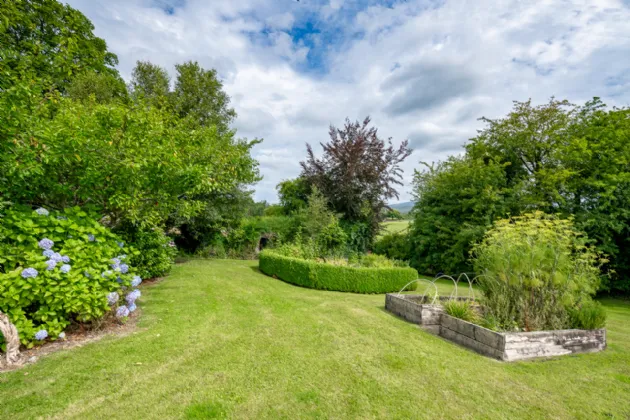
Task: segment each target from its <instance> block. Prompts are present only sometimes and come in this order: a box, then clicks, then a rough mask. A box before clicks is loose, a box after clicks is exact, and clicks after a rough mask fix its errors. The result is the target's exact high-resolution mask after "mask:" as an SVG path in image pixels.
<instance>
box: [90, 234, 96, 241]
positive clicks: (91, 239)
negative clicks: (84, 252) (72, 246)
mask: <svg viewBox="0 0 630 420" xmlns="http://www.w3.org/2000/svg"><path fill="white" fill-rule="evenodd" d="M95 240H96V238H95V237H94V235H92V234H91V233H90V234H89V235H88V241H90V242H94V241H95Z"/></svg>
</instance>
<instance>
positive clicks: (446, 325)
mask: <svg viewBox="0 0 630 420" xmlns="http://www.w3.org/2000/svg"><path fill="white" fill-rule="evenodd" d="M446 299H448V298H442V299H440V300H446ZM460 299H465V298H460ZM385 309H386V310H388V311H389V312H391V313H393V314H396V315H398V316H400V317H402V318H404V319H406V320H407V321H410V322H413V323H415V324H418V325H420V326H422V327H423V328H424V329H426V330H427V331H429V332H431V333H433V334H437V335H439V336H440V337H443V338H446V339H448V340H450V341H453V342H455V343H457V344H460V345H462V346H464V347H467V348H469V349H471V350H474V351H476V352H477V353H480V354H483V355H484V356H489V357H493V358H495V359H499V360H503V361H506V362H511V361H515V360H526V359H534V358H538V357H552V356H563V355H567V354H574V353H592V352H598V351H602V350H604V349H605V348H606V329H604V328H602V329H597V330H555V331H534V332H496V331H492V330H489V329H487V328H484V327H481V326H479V325H476V324H472V323H470V322H467V321H463V320H461V319H458V318H454V317H452V316H449V315H448V314H446V313H445V312H444V309H443V308H442V306H441V305H440V304H439V303H438V301H437V300H436V301H435V302H431V301H430V300H428V299H426V297H425V296H422V295H401V294H395V293H389V294H387V295H386V296H385Z"/></svg>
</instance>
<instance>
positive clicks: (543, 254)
mask: <svg viewBox="0 0 630 420" xmlns="http://www.w3.org/2000/svg"><path fill="white" fill-rule="evenodd" d="M473 255H474V260H473V261H474V265H475V271H476V272H477V273H478V274H479V275H480V277H479V280H478V281H479V287H480V288H481V290H482V291H483V295H484V297H483V303H484V306H485V307H486V309H487V311H488V313H489V314H490V315H492V316H493V317H494V318H495V319H496V320H497V322H498V324H499V326H500V327H501V328H504V329H507V330H513V329H523V330H525V331H535V330H555V329H564V328H568V327H572V326H574V325H571V320H572V317H571V316H570V311H572V310H576V309H575V308H584V310H585V311H588V310H590V308H591V307H590V306H589V304H590V302H591V296H592V295H594V294H595V292H596V291H597V289H598V286H599V282H600V270H599V269H600V266H601V265H602V264H603V263H605V262H606V260H605V259H603V257H602V256H601V255H600V254H599V253H598V252H597V251H596V250H595V249H593V248H592V247H591V246H589V245H588V241H587V238H585V237H584V235H582V234H581V233H579V232H578V231H576V230H575V228H574V226H573V223H572V221H571V220H566V219H558V218H556V217H553V216H548V215H545V214H544V213H541V212H536V213H533V214H525V215H523V216H518V217H513V218H510V219H504V220H499V221H497V222H496V223H495V225H494V227H493V228H492V229H491V230H489V231H488V232H487V233H486V234H485V236H484V238H483V240H482V241H481V242H480V243H478V244H476V245H475V246H474V248H473ZM573 318H574V319H575V318H577V319H579V318H580V317H579V315H578V316H574V317H573ZM578 327H579V325H578Z"/></svg>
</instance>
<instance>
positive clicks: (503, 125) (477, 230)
mask: <svg viewBox="0 0 630 420" xmlns="http://www.w3.org/2000/svg"><path fill="white" fill-rule="evenodd" d="M484 121H485V122H486V124H487V126H486V128H485V129H484V130H482V131H480V132H479V134H478V135H477V136H476V137H475V138H473V139H472V140H471V141H470V142H469V143H468V145H467V146H466V154H465V155H464V156H462V157H452V158H449V159H448V160H447V161H445V162H441V163H439V164H437V165H436V166H433V167H430V168H429V169H428V170H426V171H422V172H420V171H417V172H416V175H415V182H414V186H415V187H414V190H415V195H416V196H417V203H416V206H415V209H414V217H415V219H414V223H413V227H412V232H411V240H412V255H410V256H413V265H414V266H415V267H417V268H418V269H419V270H420V271H423V272H427V273H436V272H441V271H442V272H462V271H470V270H471V269H472V266H471V265H470V263H469V262H468V261H467V256H468V252H469V250H470V248H471V246H472V244H473V243H475V242H476V241H478V240H479V239H481V237H482V236H483V235H484V233H485V232H486V231H487V230H488V229H489V228H490V226H491V225H492V222H494V221H495V220H497V219H500V218H504V217H507V216H508V215H519V214H523V213H526V212H531V211H534V210H540V211H545V212H549V213H558V214H560V215H562V217H569V216H571V215H573V216H574V221H575V226H576V228H577V229H579V230H581V231H584V232H586V233H587V234H588V236H589V237H590V238H592V239H593V240H594V241H595V245H596V246H597V248H598V249H599V250H600V251H603V252H604V253H606V254H607V255H608V256H609V258H610V262H609V263H608V265H607V267H608V268H609V269H610V270H611V271H614V273H613V274H612V275H611V276H610V277H609V279H608V280H609V281H607V282H606V283H603V284H602V287H603V288H605V289H611V290H616V291H624V292H627V291H629V290H630V280H629V279H630V258H629V257H628V255H630V252H629V251H630V242H628V240H627V238H628V235H630V211H629V210H628V209H630V109H627V108H622V109H618V108H613V109H607V108H606V107H605V106H604V105H603V104H602V103H601V102H600V101H599V99H597V98H595V99H594V100H593V101H590V102H588V103H586V104H585V105H584V106H574V105H571V104H569V103H568V102H566V101H557V100H553V99H552V100H551V101H550V102H549V103H548V104H544V105H541V106H533V105H532V104H531V102H529V101H528V102H515V104H514V109H513V110H512V112H510V113H509V114H508V115H507V116H506V117H505V118H500V119H496V120H491V119H484Z"/></svg>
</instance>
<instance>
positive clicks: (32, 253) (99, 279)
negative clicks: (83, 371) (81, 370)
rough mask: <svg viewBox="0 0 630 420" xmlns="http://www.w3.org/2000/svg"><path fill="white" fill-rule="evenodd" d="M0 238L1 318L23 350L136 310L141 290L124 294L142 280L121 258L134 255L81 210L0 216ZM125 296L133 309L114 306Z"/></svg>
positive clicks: (17, 211)
mask: <svg viewBox="0 0 630 420" xmlns="http://www.w3.org/2000/svg"><path fill="white" fill-rule="evenodd" d="M0 238H1V239H0V312H2V313H5V314H6V315H7V316H8V317H9V320H10V321H11V322H12V323H13V324H14V325H15V326H16V328H17V330H18V333H19V336H20V341H21V342H22V344H24V345H26V346H27V347H31V346H32V345H33V344H34V343H35V342H43V341H45V340H46V339H48V340H56V339H57V338H58V337H60V336H65V335H62V334H63V330H64V329H65V328H66V327H67V326H68V325H70V324H71V323H88V324H89V323H91V322H94V321H97V320H99V319H101V318H103V317H104V316H105V315H106V314H108V313H109V312H110V311H111V312H112V313H114V314H116V315H117V316H119V317H122V318H124V317H126V316H129V313H130V312H131V311H133V310H135V305H136V301H137V299H138V298H139V297H140V292H139V291H137V289H136V290H134V291H131V290H132V288H135V287H137V286H138V285H139V284H140V283H141V282H142V279H141V278H140V277H139V276H137V275H136V273H135V272H134V270H133V267H130V266H129V264H128V263H127V262H126V261H125V260H126V259H127V254H128V255H135V254H136V253H137V251H136V250H134V249H132V248H128V247H125V246H124V244H123V247H121V246H120V244H122V242H121V241H120V240H119V238H118V237H117V236H116V235H114V234H113V233H112V232H111V231H110V230H109V229H107V228H106V227H104V226H102V225H101V224H99V223H98V222H97V221H96V218H94V217H90V216H89V215H88V214H87V213H86V212H84V211H82V210H81V209H80V208H72V209H66V210H65V211H64V212H63V215H61V214H60V213H59V212H56V211H49V210H46V209H38V210H36V211H33V210H31V209H25V208H13V209H10V210H7V211H5V212H4V214H0ZM121 248H122V250H121ZM121 251H122V252H121ZM121 254H122V255H121ZM112 262H114V263H115V265H116V266H115V267H110V264H112ZM112 268H113V269H112ZM130 291H131V292H130ZM129 293H131V294H133V299H132V300H131V302H130V303H129V304H133V308H127V307H126V306H120V303H119V301H120V299H119V297H120V296H122V295H125V294H129ZM123 303H124V302H123ZM121 308H124V309H121ZM125 314H126V315H125ZM121 315H122V316H121ZM1 340H2V337H1V336H0V344H1Z"/></svg>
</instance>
